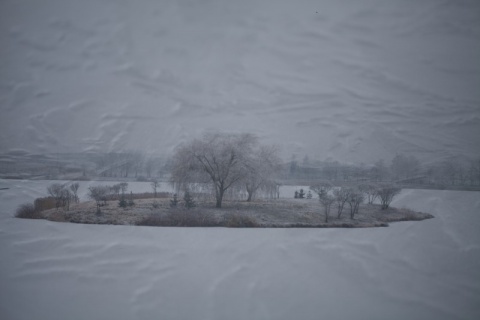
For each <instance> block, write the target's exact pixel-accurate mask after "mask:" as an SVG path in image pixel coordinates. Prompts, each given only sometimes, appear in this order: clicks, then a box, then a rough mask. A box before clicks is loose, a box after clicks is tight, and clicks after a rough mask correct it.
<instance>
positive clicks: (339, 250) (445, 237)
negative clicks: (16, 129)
mask: <svg viewBox="0 0 480 320" xmlns="http://www.w3.org/2000/svg"><path fill="white" fill-rule="evenodd" d="M46 185H48V183H47V182H42V181H7V180H0V187H2V188H4V187H9V188H10V189H8V190H1V191H0V201H1V208H0V210H1V211H0V255H1V257H2V260H1V263H0V283H2V287H1V289H0V301H2V303H1V304H0V316H1V318H2V319H33V318H34V319H49V320H50V319H154V318H155V319H351V318H355V319H474V318H478V317H479V316H480V282H479V281H478V279H479V276H480V274H479V272H480V271H479V270H480V234H479V232H478V230H480V217H479V215H478V212H480V193H479V192H458V191H432V190H404V191H403V192H402V193H401V195H400V196H399V197H398V198H397V199H396V200H395V201H394V203H393V205H394V206H398V207H403V206H405V207H408V208H412V209H415V210H419V211H427V212H430V213H432V214H434V215H435V217H436V218H435V219H430V220H426V221H422V222H401V223H394V224H391V226H390V227H388V228H375V229H225V228H149V227H130V226H105V225H102V226H99V225H75V224H64V223H55V222H49V221H44V220H38V221H35V220H21V219H15V218H13V217H12V213H13V211H14V209H15V208H16V207H17V206H18V205H19V204H20V203H23V202H25V201H27V200H33V199H34V198H35V197H38V196H43V195H44V192H45V191H44V190H45V186H46Z"/></svg>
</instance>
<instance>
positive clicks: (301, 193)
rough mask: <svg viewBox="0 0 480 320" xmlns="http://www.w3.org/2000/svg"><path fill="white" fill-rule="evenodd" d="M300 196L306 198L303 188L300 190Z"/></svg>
mask: <svg viewBox="0 0 480 320" xmlns="http://www.w3.org/2000/svg"><path fill="white" fill-rule="evenodd" d="M298 198H300V199H304V198H305V191H303V189H300V192H299V193H298Z"/></svg>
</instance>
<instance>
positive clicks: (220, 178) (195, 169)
mask: <svg viewBox="0 0 480 320" xmlns="http://www.w3.org/2000/svg"><path fill="white" fill-rule="evenodd" d="M257 144H258V142H257V138H256V137H255V136H253V135H251V134H240V135H237V134H221V133H214V134H205V135H204V136H203V137H202V138H200V139H195V140H193V141H192V142H190V143H188V144H186V145H184V146H182V147H180V148H179V149H178V150H177V152H176V153H175V155H174V157H173V166H172V171H171V182H172V183H173V184H174V186H175V187H176V188H177V189H179V190H181V189H183V191H188V190H189V188H190V186H191V185H195V184H199V183H200V184H202V183H210V184H211V185H212V189H213V191H214V193H215V199H216V207H217V208H221V207H222V201H223V196H224V194H225V191H226V190H228V189H229V188H230V187H232V186H233V185H234V184H235V183H238V182H239V181H241V179H242V178H244V177H245V173H246V172H247V171H246V170H247V167H248V156H249V155H250V154H252V152H253V150H254V148H255V146H256V145H257Z"/></svg>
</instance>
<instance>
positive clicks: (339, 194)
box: [333, 188, 350, 219]
mask: <svg viewBox="0 0 480 320" xmlns="http://www.w3.org/2000/svg"><path fill="white" fill-rule="evenodd" d="M333 196H334V197H335V201H336V202H337V218H338V219H340V217H341V216H342V212H343V208H344V207H345V203H347V200H348V198H349V196H350V190H349V189H347V188H339V189H335V190H333Z"/></svg>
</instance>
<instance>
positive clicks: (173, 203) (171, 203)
mask: <svg viewBox="0 0 480 320" xmlns="http://www.w3.org/2000/svg"><path fill="white" fill-rule="evenodd" d="M177 205H178V198H177V194H176V193H175V194H174V195H173V199H172V200H170V207H172V208H176V207H177Z"/></svg>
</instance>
